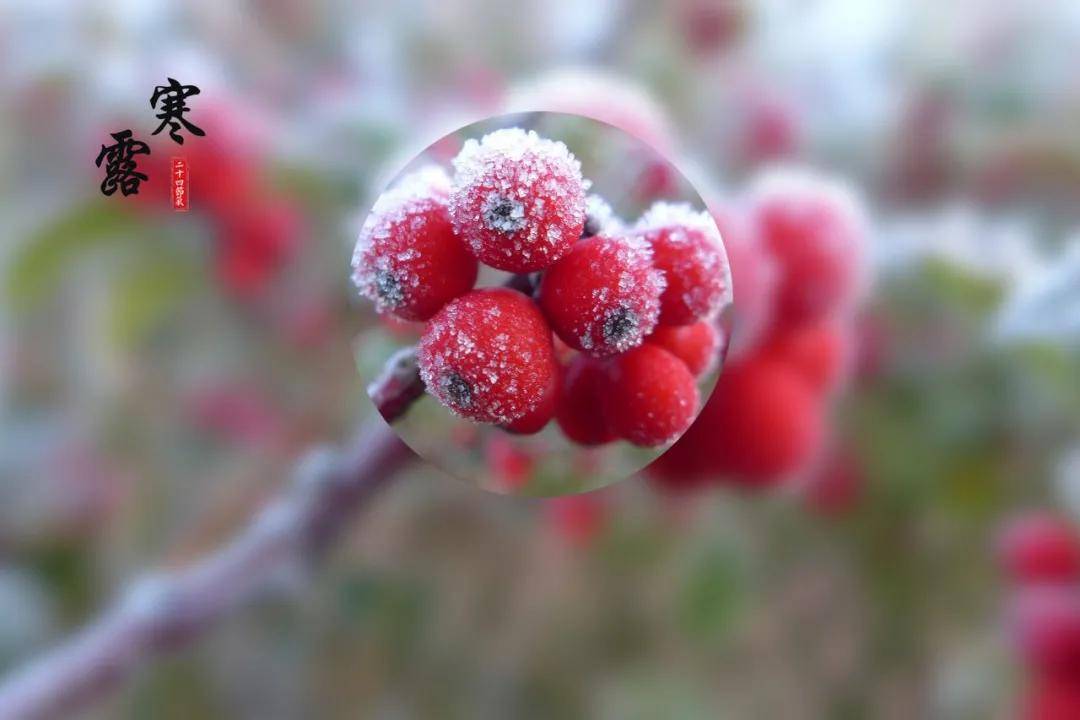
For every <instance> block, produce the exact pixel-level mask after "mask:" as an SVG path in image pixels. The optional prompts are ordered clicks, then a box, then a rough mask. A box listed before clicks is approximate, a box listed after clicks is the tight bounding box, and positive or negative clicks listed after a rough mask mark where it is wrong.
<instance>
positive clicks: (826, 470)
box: [800, 450, 866, 517]
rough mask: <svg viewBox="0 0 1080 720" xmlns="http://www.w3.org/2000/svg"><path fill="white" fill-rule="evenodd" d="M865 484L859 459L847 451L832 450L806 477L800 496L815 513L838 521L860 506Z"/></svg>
mask: <svg viewBox="0 0 1080 720" xmlns="http://www.w3.org/2000/svg"><path fill="white" fill-rule="evenodd" d="M865 484H866V481H865V476H864V475H863V471H862V467H861V466H860V464H859V461H858V458H856V457H855V456H854V455H853V454H852V453H851V452H848V451H844V450H833V451H832V452H830V453H829V454H828V455H827V456H826V457H825V459H824V460H823V462H822V463H821V464H820V465H818V467H816V468H814V469H813V471H812V472H810V474H809V475H808V476H807V477H806V479H805V481H804V482H803V485H802V486H801V488H800V492H801V494H802V498H803V501H804V502H805V503H806V505H807V507H809V508H810V509H811V510H812V511H814V512H816V513H818V514H819V515H824V516H827V517H836V516H838V515H843V514H845V513H847V512H848V511H850V510H851V509H852V508H853V507H854V506H855V504H856V503H858V501H859V498H860V496H861V495H862V491H863V487H864V486H865Z"/></svg>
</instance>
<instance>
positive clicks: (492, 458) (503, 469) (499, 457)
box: [485, 435, 536, 492]
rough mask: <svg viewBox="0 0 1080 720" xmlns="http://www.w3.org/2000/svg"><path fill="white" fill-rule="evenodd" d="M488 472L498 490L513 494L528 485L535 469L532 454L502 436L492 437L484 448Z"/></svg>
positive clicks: (534, 460)
mask: <svg viewBox="0 0 1080 720" xmlns="http://www.w3.org/2000/svg"><path fill="white" fill-rule="evenodd" d="M485 456H486V458H487V467H488V472H489V473H490V474H491V476H492V478H493V479H494V480H495V483H496V485H497V487H498V489H500V490H504V491H506V492H514V491H517V490H521V489H522V488H523V487H525V486H526V485H528V483H529V480H530V479H531V478H532V472H533V469H534V468H535V467H536V458H535V457H533V455H532V453H530V452H529V451H528V450H526V449H525V448H524V447H521V446H520V444H519V443H517V442H514V441H513V440H511V439H510V438H508V437H505V436H503V435H493V436H492V437H491V438H490V439H489V440H488V442H487V447H486V448H485Z"/></svg>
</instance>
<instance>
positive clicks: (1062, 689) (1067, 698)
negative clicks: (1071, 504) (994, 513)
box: [997, 512, 1080, 720]
mask: <svg viewBox="0 0 1080 720" xmlns="http://www.w3.org/2000/svg"><path fill="white" fill-rule="evenodd" d="M997 551H998V561H999V563H1000V565H1001V566H1002V569H1003V571H1004V572H1005V574H1006V576H1007V577H1008V579H1009V581H1010V583H1011V584H1012V588H1011V592H1012V599H1011V602H1010V607H1009V622H1010V629H1011V631H1012V636H1013V642H1014V644H1015V646H1016V648H1017V652H1018V654H1019V655H1020V658H1021V659H1022V661H1023V663H1024V665H1025V667H1026V669H1027V671H1028V673H1029V678H1028V681H1029V682H1028V685H1029V689H1028V692H1027V697H1026V699H1025V701H1024V707H1023V711H1022V712H1021V713H1020V716H1021V717H1024V718H1028V719H1029V720H1065V719H1066V718H1076V717H1080V534H1078V533H1077V532H1076V529H1075V528H1074V527H1073V526H1072V525H1071V524H1070V523H1069V522H1067V521H1066V520H1065V519H1063V518H1061V517H1058V516H1056V515H1053V514H1050V513H1041V512H1037V513H1031V514H1025V515H1022V516H1020V517H1017V518H1015V519H1013V520H1012V521H1011V522H1010V523H1009V524H1008V525H1006V527H1005V528H1004V530H1003V531H1002V533H1001V536H1000V538H999V541H998V548H997Z"/></svg>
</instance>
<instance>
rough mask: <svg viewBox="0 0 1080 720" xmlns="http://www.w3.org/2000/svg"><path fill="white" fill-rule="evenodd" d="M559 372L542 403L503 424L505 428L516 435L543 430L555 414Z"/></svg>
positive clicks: (553, 378) (552, 379) (555, 374)
mask: <svg viewBox="0 0 1080 720" xmlns="http://www.w3.org/2000/svg"><path fill="white" fill-rule="evenodd" d="M559 374H560V373H559V372H558V370H556V372H555V373H553V374H552V376H551V382H550V383H549V384H548V387H547V390H546V391H545V392H544V397H543V399H542V400H541V401H540V403H539V404H538V405H537V406H536V407H535V408H533V409H532V410H530V411H529V412H527V413H525V414H524V415H522V416H521V417H519V418H518V419H517V420H514V421H512V422H509V423H507V424H506V425H503V426H502V428H503V430H505V431H507V432H509V433H513V434H515V435H534V434H536V433H538V432H540V431H541V430H543V429H544V428H545V427H546V426H547V424H548V422H550V421H551V418H552V417H553V416H554V415H555V402H556V400H557V399H558V394H559Z"/></svg>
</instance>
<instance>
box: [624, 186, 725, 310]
mask: <svg viewBox="0 0 1080 720" xmlns="http://www.w3.org/2000/svg"><path fill="white" fill-rule="evenodd" d="M635 232H636V233H640V234H641V235H642V236H643V237H644V238H645V239H646V240H648V242H649V244H650V245H652V249H653V265H654V266H656V267H657V268H659V269H660V270H662V271H663V272H664V277H665V278H666V280H667V287H666V288H665V290H664V294H663V296H662V297H661V299H660V324H661V325H689V324H691V323H695V322H697V321H698V320H704V319H706V318H710V317H712V316H713V315H715V314H716V313H717V311H719V310H720V308H721V307H723V305H724V304H725V303H726V302H728V301H729V300H730V294H731V279H730V276H729V273H728V267H727V260H726V258H725V256H724V246H723V244H722V242H721V240H720V232H719V231H718V230H717V229H716V223H715V222H713V219H712V217H711V216H710V215H709V213H707V212H704V211H702V212H698V211H695V210H694V209H692V208H691V207H690V206H689V205H687V204H685V203H678V204H672V203H667V202H658V203H656V204H654V205H653V206H652V207H651V208H650V209H649V210H648V211H647V212H646V213H645V214H644V215H643V216H642V217H641V219H640V220H639V221H638V223H637V225H636V226H635Z"/></svg>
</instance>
